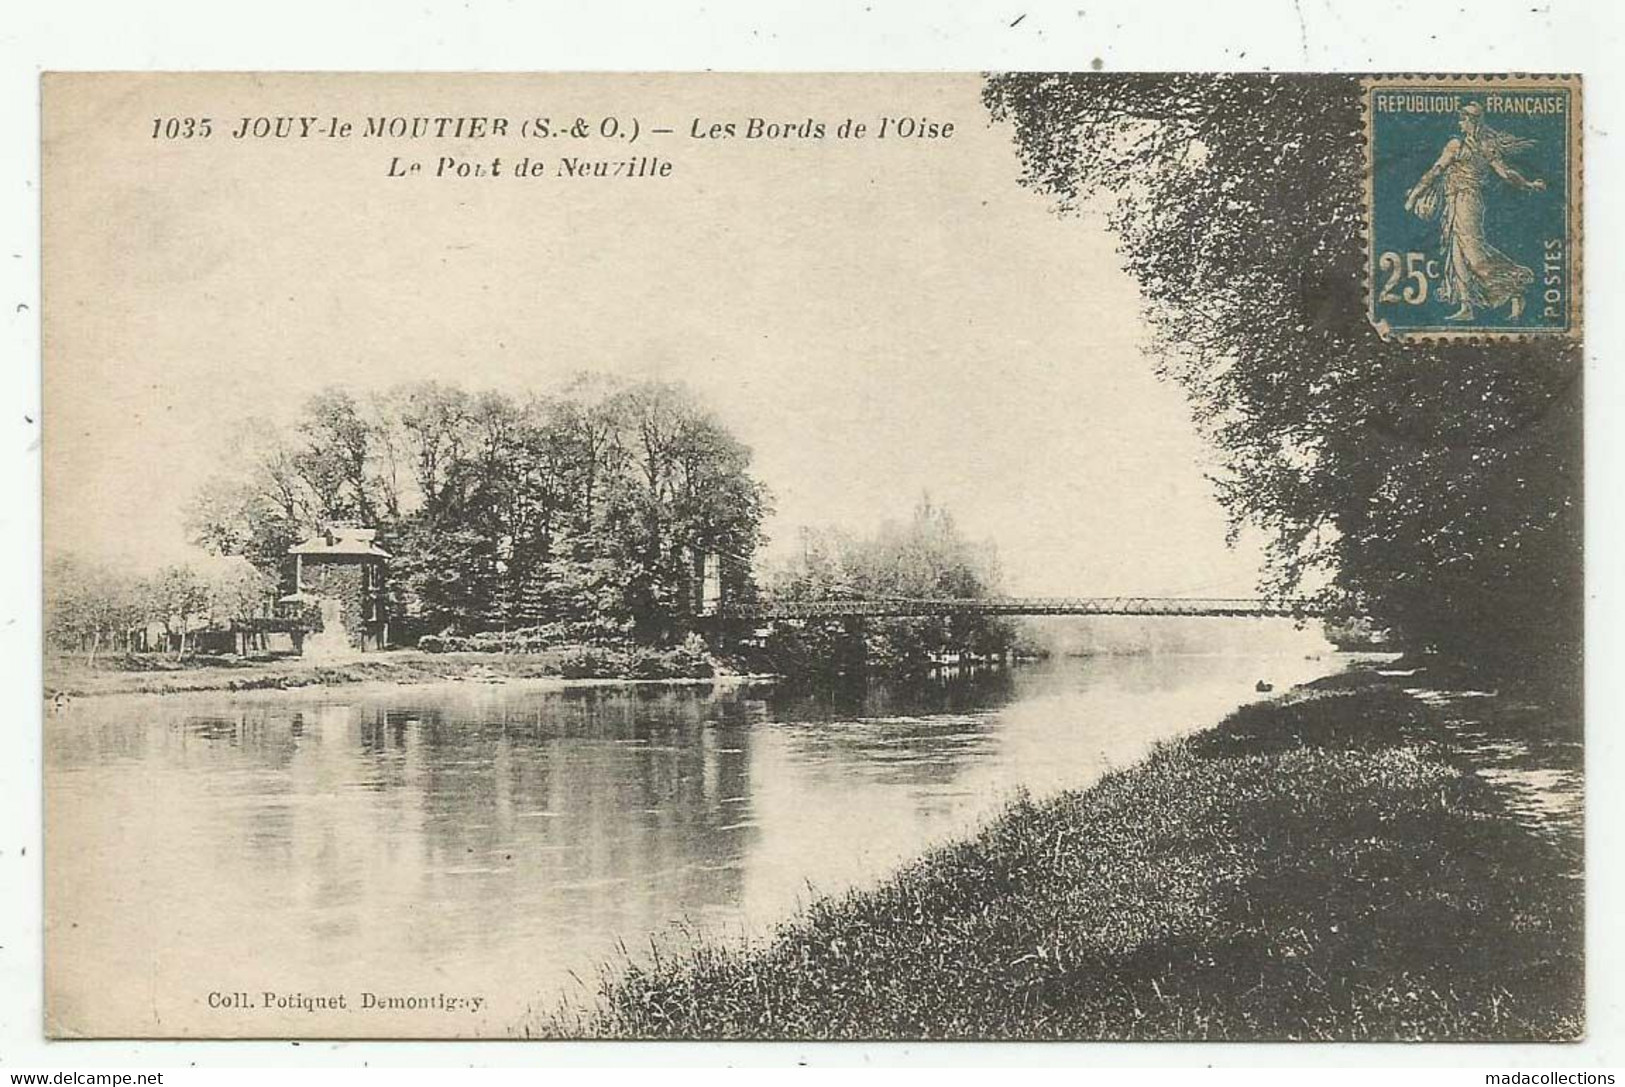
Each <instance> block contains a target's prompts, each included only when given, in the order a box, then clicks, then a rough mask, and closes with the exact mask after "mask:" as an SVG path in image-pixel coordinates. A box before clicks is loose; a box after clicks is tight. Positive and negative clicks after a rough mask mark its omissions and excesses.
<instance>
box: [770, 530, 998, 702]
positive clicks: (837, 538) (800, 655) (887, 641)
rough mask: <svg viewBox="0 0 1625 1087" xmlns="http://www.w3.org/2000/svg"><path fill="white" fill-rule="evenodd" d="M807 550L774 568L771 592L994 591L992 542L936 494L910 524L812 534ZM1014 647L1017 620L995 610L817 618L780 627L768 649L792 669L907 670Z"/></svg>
mask: <svg viewBox="0 0 1625 1087" xmlns="http://www.w3.org/2000/svg"><path fill="white" fill-rule="evenodd" d="M801 544H802V546H801V552H800V554H798V555H797V556H796V557H795V558H794V559H793V560H791V561H789V562H788V563H786V564H785V565H784V566H783V567H782V568H781V569H779V570H777V571H775V572H774V573H773V574H772V576H771V580H770V584H769V587H770V591H771V593H772V595H773V596H774V597H776V598H779V599H783V600H842V599H862V600H883V599H886V598H888V597H901V598H907V599H913V600H922V599H923V600H930V599H944V598H952V599H969V598H976V597H983V596H992V595H996V594H997V592H998V584H999V565H998V557H997V554H996V553H995V551H994V548H993V546H992V545H991V544H976V543H973V542H971V541H969V540H967V539H966V538H965V536H964V534H963V533H961V532H960V530H959V528H958V526H957V525H955V523H954V519H953V517H952V516H951V515H950V514H949V513H948V511H947V510H945V509H943V508H942V507H940V506H937V505H934V504H933V503H932V502H931V501H930V500H929V499H925V500H922V501H921V503H920V504H919V505H918V506H916V507H915V509H914V513H913V516H912V517H910V518H909V520H907V521H906V522H903V523H897V522H887V523H885V524H883V525H882V526H881V527H880V529H879V530H878V531H877V532H875V533H874V534H873V535H871V536H868V537H863V538H859V537H854V536H850V535H847V534H845V533H841V532H835V531H818V530H810V529H809V530H806V531H804V532H803V533H802V539H801ZM1013 643H1014V634H1013V631H1012V628H1011V625H1010V624H1009V623H1007V622H1005V621H1003V620H1000V619H997V618H992V617H988V616H963V615H962V616H951V617H950V616H938V617H930V618H918V619H880V620H865V621H864V622H863V623H861V624H852V625H851V626H850V627H843V626H842V624H839V623H833V624H832V623H816V622H815V623H809V624H806V625H805V626H803V627H801V628H799V629H796V628H789V627H786V628H782V629H778V630H776V631H775V632H774V634H773V636H772V638H771V639H770V641H769V645H768V650H769V653H770V655H771V656H772V657H773V658H774V663H775V665H776V666H777V667H780V668H781V669H782V670H785V671H790V672H804V671H815V670H819V669H829V668H846V669H848V670H851V669H856V668H858V667H869V668H880V669H897V670H903V671H907V670H910V669H917V668H920V667H923V666H925V665H927V664H929V663H930V661H931V659H932V657H933V656H936V655H939V654H945V653H947V654H969V655H997V654H1001V653H1003V652H1005V651H1006V650H1007V649H1009V648H1010V647H1011V646H1012V644H1013Z"/></svg>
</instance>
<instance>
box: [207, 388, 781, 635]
mask: <svg viewBox="0 0 1625 1087" xmlns="http://www.w3.org/2000/svg"><path fill="white" fill-rule="evenodd" d="M767 510H768V496H767V492H766V490H765V488H763V487H762V485H761V484H760V483H758V482H757V481H756V480H755V479H754V478H753V477H752V476H751V474H750V451H749V450H748V449H747V448H746V447H745V446H743V445H742V444H740V443H739V441H737V440H736V439H735V438H734V437H733V436H732V435H731V434H730V433H729V432H728V431H727V430H726V428H724V427H723V425H722V424H721V423H720V422H719V421H718V420H717V419H716V418H715V417H714V416H713V415H712V414H711V413H710V412H709V411H707V410H706V409H705V408H704V407H702V406H701V405H700V404H699V403H698V402H697V401H696V400H695V398H694V397H693V396H692V395H691V394H690V393H689V392H688V391H687V390H686V389H684V388H683V387H681V386H678V385H671V384H663V383H655V382H646V383H642V384H621V383H617V382H614V381H611V380H608V379H604V378H596V377H583V378H580V379H578V380H577V381H575V382H574V383H573V384H572V385H571V386H570V387H569V388H567V389H566V390H564V391H563V392H561V393H559V394H557V395H553V396H536V397H531V398H528V399H523V400H520V399H515V398H513V397H510V396H506V395H503V394H500V393H495V392H483V393H468V392H465V391H464V390H462V389H459V388H457V387H455V386H450V385H443V384H438V383H433V382H427V383H417V384H410V385H402V386H399V387H396V388H393V389H390V390H388V391H386V392H383V393H381V394H378V395H375V396H371V397H366V398H358V397H357V396H356V395H355V394H353V393H351V392H349V391H347V390H344V389H328V390H325V391H324V392H322V393H320V394H318V395H317V396H314V397H312V398H311V399H310V401H309V402H308V403H307V404H306V405H305V409H304V412H303V414H302V415H301V417H300V419H299V420H298V422H297V424H296V425H295V426H294V427H293V428H291V430H288V431H279V430H277V429H276V428H273V427H271V426H269V425H267V424H263V423H261V424H255V425H253V426H252V427H250V428H249V429H248V430H247V431H246V439H245V440H244V441H243V442H242V443H241V448H240V449H239V450H238V453H237V455H236V457H235V458H234V463H233V464H232V465H231V466H230V467H228V468H227V469H226V470H225V471H223V472H222V473H221V474H220V475H219V476H217V477H216V478H214V479H212V480H211V481H210V482H209V483H208V484H207V485H206V486H205V487H204V488H203V490H202V491H201V493H200V494H199V495H198V496H197V500H196V502H195V503H194V506H193V509H192V516H191V522H192V526H193V530H194V535H195V538H196V539H197V541H198V542H199V543H200V544H202V545H203V546H205V547H207V548H209V549H211V550H213V551H216V552H221V553H227V554H241V555H244V556H246V557H248V558H249V559H250V560H252V561H253V562H254V563H256V564H257V565H258V566H260V567H261V568H262V569H265V570H267V571H282V570H285V568H286V558H285V556H286V554H287V550H288V548H289V546H291V545H292V544H294V543H296V542H298V541H299V540H300V539H302V538H304V537H306V536H309V535H311V534H313V533H315V532H317V531H319V530H320V529H321V528H322V527H323V526H324V525H327V524H331V523H334V522H354V523H359V524H363V525H367V526H371V527H375V528H377V529H378V530H379V537H378V540H379V543H380V544H381V545H382V546H383V547H384V548H385V549H387V550H389V551H390V552H391V553H392V554H393V556H394V562H393V563H392V580H393V584H394V587H395V591H396V592H397V593H398V595H399V597H400V600H399V601H398V604H399V608H400V610H399V612H398V613H399V614H404V615H405V616H408V617H411V618H415V619H416V620H418V626H419V629H420V630H422V631H435V632H439V631H445V630H449V631H453V632H458V633H467V632H471V631H479V630H491V629H501V628H517V627H530V626H537V625H543V624H557V625H559V627H560V629H561V631H562V633H563V634H564V636H567V637H570V638H573V639H579V640H588V641H613V640H616V639H619V638H623V637H626V636H636V637H637V638H638V639H639V640H642V641H648V642H665V641H670V640H672V639H674V638H676V637H678V636H679V635H681V634H682V633H683V632H684V631H685V630H686V629H687V628H688V626H689V624H690V621H691V619H692V616H693V614H694V611H695V609H696V607H697V606H698V603H699V601H698V600H697V598H696V588H697V584H698V578H699V574H700V572H701V566H700V563H701V556H703V555H704V554H705V553H707V552H717V553H721V554H725V555H729V556H733V557H734V558H735V559H736V560H738V559H744V560H745V561H743V562H741V561H734V562H732V563H729V564H727V567H726V568H727V569H728V571H729V576H731V577H732V578H734V579H735V581H736V582H737V583H736V584H735V585H732V586H730V588H731V589H732V590H733V591H734V592H735V593H736V594H737V593H739V592H743V591H747V589H748V586H747V585H746V584H745V581H746V579H748V577H749V561H748V560H749V558H750V556H751V555H752V554H753V553H754V552H755V550H756V548H757V547H758V545H759V544H760V542H761V524H762V520H763V518H764V517H765V515H766V513H767Z"/></svg>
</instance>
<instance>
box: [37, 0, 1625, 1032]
mask: <svg viewBox="0 0 1625 1087" xmlns="http://www.w3.org/2000/svg"><path fill="white" fill-rule="evenodd" d="M1019 14H1020V11H1019V9H1012V12H1011V14H1010V17H1009V18H1010V19H1015V18H1016V17H1017V16H1018V15H1019ZM1079 14H1080V15H1081V14H1082V13H1081V12H1080V13H1079ZM1287 17H1288V18H1290V17H1291V16H1290V14H1289V15H1288V16H1287ZM1008 21H1009V20H1008V19H1007V20H1005V22H1006V23H1008ZM1017 21H1018V22H1019V20H1017ZM1074 67H1075V70H1071V71H1043V72H1029V71H1022V70H989V71H970V70H966V71H960V72H912V73H904V72H896V73H890V74H864V73H852V72H846V73H826V74H811V73H789V72H786V73H770V72H756V73H750V74H746V73H726V72H688V73H659V74H656V73H647V74H643V73H638V72H621V73H614V74H610V73H575V74H567V73H557V74H495V73H468V74H454V73H427V72H415V73H399V74H386V73H376V72H375V73H361V72H356V73H317V72H308V73H299V74H296V73H287V72H281V73H278V72H257V73H256V72H213V73H210V72H175V73H159V72H149V73H139V72H66V71H64V72H46V73H45V74H44V75H43V77H42V89H41V98H42V107H41V108H42V114H41V148H42V174H43V176H42V183H41V190H40V198H41V251H42V278H43V293H42V305H43V309H42V312H41V318H40V319H41V322H42V338H43V355H44V367H43V388H44V407H43V411H44V418H45V419H46V420H47V423H48V425H47V426H46V427H45V428H44V430H43V431H42V437H43V452H42V463H43V494H44V500H43V514H42V517H43V537H44V542H43V555H42V564H43V579H44V580H43V584H44V591H43V611H44V620H43V635H42V637H43V642H44V679H43V691H42V695H43V698H42V702H43V709H42V711H41V712H42V721H43V723H42V726H41V727H42V742H41V748H40V760H41V773H42V776H43V780H44V802H43V822H44V843H43V849H44V854H43V859H42V863H43V882H44V888H43V891H44V897H43V928H44V958H45V961H44V982H43V990H44V1015H43V1019H44V1022H43V1024H42V1025H41V1029H42V1030H43V1031H44V1033H45V1034H46V1035H47V1036H49V1037H51V1038H55V1039H109V1038H112V1039H132V1038H138V1039H272V1038H274V1039H442V1040H451V1039H509V1040H514V1039H531V1040H561V1039H607V1040H622V1041H626V1040H686V1041H735V1040H755V1041H781V1042H782V1041H791V1042H809V1043H810V1042H822V1041H855V1042H886V1041H959V1042H976V1041H1069V1042H1172V1041H1177V1042H1221V1041H1222V1042H1537V1043H1549V1042H1575V1041H1578V1040H1580V1039H1582V1038H1584V1037H1585V1036H1586V1035H1587V1031H1588V1018H1587V1011H1586V991H1587V955H1586V935H1587V926H1586V902H1587V871H1586V858H1585V840H1586V834H1585V819H1584V813H1585V799H1586V794H1587V790H1588V782H1587V778H1586V774H1585V757H1584V756H1585V750H1586V747H1585V731H1584V729H1585V717H1586V714H1585V705H1584V681H1583V668H1584V665H1585V662H1586V636H1585V622H1584V611H1585V597H1586V567H1585V551H1586V547H1585V531H1584V530H1585V517H1586V515H1587V510H1586V503H1585V490H1586V488H1585V479H1584V461H1585V456H1584V447H1583V439H1584V431H1585V426H1584V422H1583V417H1584V387H1585V377H1584V367H1585V354H1584V350H1585V342H1586V341H1585V336H1586V321H1587V319H1588V314H1587V308H1586V307H1585V306H1583V305H1582V298H1583V297H1584V285H1585V274H1586V269H1585V267H1584V265H1583V263H1582V259H1581V257H1582V253H1583V252H1584V232H1583V223H1584V216H1583V211H1584V200H1583V195H1584V192H1585V188H1584V184H1583V178H1584V161H1583V148H1584V145H1585V142H1586V140H1587V139H1589V138H1590V136H1589V133H1588V131H1587V129H1586V128H1585V121H1586V114H1585V109H1586V104H1585V99H1586V91H1587V90H1588V89H1589V88H1588V86H1587V85H1586V84H1585V82H1584V80H1583V79H1582V78H1581V76H1579V75H1575V74H1571V73H1566V72H1554V73H1550V74H1531V73H1528V72H1519V73H1518V74H1517V75H1516V76H1513V75H1512V74H1511V73H1500V72H1484V73H1480V74H1475V75H1467V74H1456V75H1449V76H1445V75H1438V76H1433V75H1427V74H1425V73H1424V74H1417V73H1414V72H1406V73H1393V72H1383V71H1377V70H1373V71H1370V72H1350V71H1345V72H1338V73H1331V72H1318V73H1317V72H1294V73H1282V72H1266V71H1256V72H1216V71H1215V72H1196V71H1172V72H1124V71H1118V70H1106V69H1105V68H1104V66H1103V65H1102V64H1101V62H1100V61H1099V60H1098V58H1096V59H1095V60H1094V62H1093V63H1091V58H1090V57H1089V56H1087V55H1082V56H1079V57H1078V59H1077V62H1076V64H1075V66H1074ZM1444 68H1445V70H1447V71H1455V70H1456V69H1455V68H1453V67H1452V66H1450V65H1445V66H1444ZM1600 304H1602V305H1606V300H1602V301H1601V303H1600ZM1599 784H1600V785H1601V787H1603V788H1606V787H1607V785H1606V783H1605V782H1604V783H1596V782H1593V783H1591V787H1593V788H1595V787H1598V785H1599ZM1593 965H1595V964H1593Z"/></svg>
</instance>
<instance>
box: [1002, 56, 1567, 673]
mask: <svg viewBox="0 0 1625 1087" xmlns="http://www.w3.org/2000/svg"><path fill="white" fill-rule="evenodd" d="M985 100H986V102H987V105H988V106H989V108H990V110H991V112H992V115H993V117H994V118H995V119H996V120H999V121H1007V122H1010V123H1011V124H1013V126H1014V130H1015V138H1016V146H1017V150H1018V152H1019V155H1020V159H1021V163H1022V166H1023V170H1024V174H1023V182H1024V183H1025V184H1027V185H1029V186H1031V187H1033V188H1034V189H1037V190H1039V191H1042V192H1044V193H1047V194H1049V195H1050V196H1052V197H1053V198H1054V199H1055V200H1056V201H1057V203H1058V204H1059V206H1060V208H1061V210H1062V211H1063V212H1074V211H1079V210H1084V209H1088V210H1094V211H1100V212H1103V213H1104V214H1105V215H1106V219H1107V222H1108V224H1109V226H1110V229H1112V230H1113V231H1114V232H1115V233H1116V235H1117V237H1118V238H1119V240H1120V243H1121V244H1120V250H1119V251H1120V253H1121V257H1122V261H1123V266H1124V268H1125V269H1126V270H1127V271H1128V272H1129V274H1130V275H1132V276H1133V277H1134V278H1135V280H1136V281H1137V282H1138V283H1139V287H1140V291H1141V293H1142V296H1143V298H1144V304H1145V314H1146V317H1147V319H1148V321H1149V324H1150V326H1151V328H1152V329H1153V330H1154V333H1155V344H1154V352H1155V357H1156V364H1157V365H1158V367H1159V369H1160V370H1161V372H1162V373H1163V374H1165V375H1166V376H1168V377H1170V378H1172V379H1174V380H1175V381H1177V382H1178V383H1179V384H1180V385H1181V386H1183V388H1184V389H1185V390H1186V392H1187V393H1188V394H1189V396H1190V400H1191V404H1192V406H1193V410H1194V415H1195V418H1196V420H1197V422H1198V424H1199V425H1200V426H1201V427H1202V428H1203V430H1204V431H1205V432H1206V433H1207V435H1208V436H1209V437H1210V438H1211V439H1212V441H1213V443H1214V445H1215V447H1216V448H1217V450H1218V451H1219V454H1220V459H1221V461H1222V470H1221V471H1219V472H1218V473H1217V474H1216V481H1217V485H1218V489H1219V496H1220V498H1221V500H1222V501H1223V502H1224V503H1225V505H1226V506H1227V507H1228V508H1229V510H1230V513H1231V515H1232V517H1233V519H1234V521H1235V522H1236V523H1237V524H1238V525H1239V524H1240V523H1243V522H1246V521H1251V522H1254V523H1256V524H1258V525H1260V526H1262V527H1263V528H1264V529H1266V530H1267V532H1268V533H1269V536H1270V538H1271V540H1272V551H1273V555H1272V557H1273V565H1272V575H1271V577H1270V579H1269V581H1268V583H1267V584H1266V586H1265V588H1266V589H1267V590H1269V591H1272V592H1276V593H1281V594H1287V593H1292V592H1296V591H1299V590H1301V589H1303V588H1304V587H1308V588H1309V589H1310V590H1312V591H1315V592H1318V593H1319V594H1320V595H1321V596H1322V597H1323V598H1324V600H1325V602H1327V603H1329V604H1332V605H1334V606H1340V607H1346V608H1349V609H1352V610H1357V611H1360V612H1363V613H1365V614H1368V615H1370V616H1371V617H1372V618H1374V619H1376V620H1377V621H1379V622H1381V623H1383V624H1385V625H1387V626H1389V627H1391V628H1392V629H1393V630H1394V631H1396V632H1397V633H1398V634H1400V635H1401V636H1403V637H1404V638H1405V639H1407V640H1408V641H1409V642H1410V643H1411V644H1414V645H1417V646H1419V647H1426V648H1431V649H1435V650H1439V651H1442V652H1445V653H1448V654H1451V655H1454V656H1457V657H1460V658H1462V659H1464V660H1468V661H1484V662H1487V663H1493V664H1495V665H1496V666H1498V667H1505V666H1507V665H1508V664H1519V663H1526V664H1534V663H1536V662H1550V661H1552V660H1553V659H1554V658H1556V659H1559V660H1565V661H1570V662H1572V661H1573V660H1574V659H1575V657H1576V653H1577V650H1578V645H1579V624H1580V615H1581V601H1582V594H1581V565H1580V548H1581V509H1580V499H1581V463H1580V416H1581V400H1580V374H1581V363H1582V355H1581V350H1580V348H1579V346H1578V344H1576V343H1574V342H1572V341H1568V340H1550V339H1548V340H1541V341H1526V342H1518V341H1500V342H1493V343H1488V342H1462V341H1454V342H1419V341H1408V342H1385V341H1383V340H1382V339H1381V338H1380V337H1379V336H1378V335H1377V333H1376V332H1375V330H1374V329H1373V328H1372V327H1371V326H1370V324H1369V323H1368V321H1367V319H1366V315H1365V314H1366V307H1365V300H1364V289H1363V281H1362V272H1363V269H1364V263H1365V255H1364V253H1365V250H1364V243H1363V240H1362V219H1363V209H1362V193H1363V170H1364V154H1363V135H1362V121H1361V116H1360V87H1359V81H1358V79H1357V78H1356V77H1352V76H1324V75H1316V76H1309V75H1232V76H1212V75H1200V76H1198V75H1145V74H1142V75H1056V74H1009V75H997V76H992V77H990V78H989V79H988V81H987V85H986V89H985ZM1080 271H1081V270H1080Z"/></svg>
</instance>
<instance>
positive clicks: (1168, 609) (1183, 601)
mask: <svg viewBox="0 0 1625 1087" xmlns="http://www.w3.org/2000/svg"><path fill="white" fill-rule="evenodd" d="M705 614H708V615H712V616H715V617H717V618H719V619H733V620H739V621H742V622H745V621H758V622H769V621H775V620H786V619H902V618H927V617H933V616H940V617H949V616H956V615H1161V616H1223V617H1243V618H1254V619H1273V618H1290V619H1310V618H1321V617H1324V615H1325V612H1324V611H1323V610H1321V609H1320V608H1318V607H1316V606H1315V605H1313V604H1311V603H1309V602H1307V601H1302V600H1267V599H1256V598H1239V597H1172V596H989V597H978V598H965V599H960V598H941V599H907V598H897V597H882V598H879V599H873V600H857V599H854V600H782V599H766V600H760V601H755V602H750V603H744V602H741V603H727V602H723V601H720V600H713V601H712V606H711V607H710V608H709V609H708V610H707V611H706V612H705Z"/></svg>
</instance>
